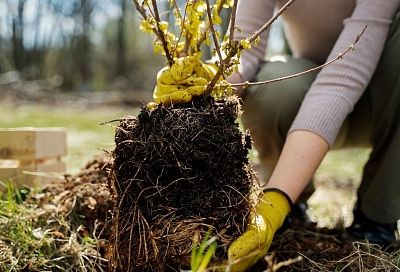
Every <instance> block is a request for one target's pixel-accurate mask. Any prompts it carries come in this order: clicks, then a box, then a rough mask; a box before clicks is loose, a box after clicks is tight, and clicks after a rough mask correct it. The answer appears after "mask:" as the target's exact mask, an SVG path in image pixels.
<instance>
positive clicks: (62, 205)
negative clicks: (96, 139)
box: [28, 156, 114, 257]
mask: <svg viewBox="0 0 400 272" xmlns="http://www.w3.org/2000/svg"><path fill="white" fill-rule="evenodd" d="M110 161H111V158H110V157H107V156H99V157H96V158H95V159H93V160H92V161H90V162H88V163H87V164H86V166H85V167H84V168H83V169H82V170H81V172H79V173H78V174H77V175H65V177H64V181H62V182H56V183H54V184H49V185H47V186H46V187H45V188H44V189H43V190H42V191H41V192H40V193H38V194H34V195H32V196H31V199H28V201H30V202H35V203H38V204H39V206H40V207H45V206H46V205H47V204H51V205H55V206H56V207H57V213H58V214H60V215H63V216H65V217H66V219H67V220H68V222H72V224H74V225H75V227H78V226H84V227H83V228H82V227H81V228H80V231H81V232H86V233H88V234H89V235H92V234H96V237H98V238H99V241H100V242H101V244H100V245H99V251H100V253H101V256H102V257H107V250H108V246H107V244H106V241H107V240H108V239H109V237H110V235H111V225H110V223H109V222H110V219H111V212H112V209H113V206H114V198H113V197H112V194H111V193H110V190H109V180H110V179H109V176H110V172H111V165H112V163H111V162H110ZM81 234H84V233H81Z"/></svg>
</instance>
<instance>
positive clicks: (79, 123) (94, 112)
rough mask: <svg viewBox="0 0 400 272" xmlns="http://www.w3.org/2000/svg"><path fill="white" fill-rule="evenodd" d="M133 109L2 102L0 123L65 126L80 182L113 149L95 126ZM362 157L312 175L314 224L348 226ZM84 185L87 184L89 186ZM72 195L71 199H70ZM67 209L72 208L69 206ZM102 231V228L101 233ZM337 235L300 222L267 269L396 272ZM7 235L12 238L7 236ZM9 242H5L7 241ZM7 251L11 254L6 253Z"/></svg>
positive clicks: (387, 261) (340, 158)
mask: <svg viewBox="0 0 400 272" xmlns="http://www.w3.org/2000/svg"><path fill="white" fill-rule="evenodd" d="M136 112H137V109H134V108H125V109H121V108H102V109H82V108H80V109H76V108H75V109H71V108H68V107H64V108H57V109H52V108H50V107H46V106H34V107H31V106H21V107H12V106H9V105H1V106H0V127H17V126H43V127H44V126H57V127H59V126H63V127H66V128H67V130H68V134H69V138H68V144H69V151H70V152H69V155H68V156H67V162H68V165H69V172H71V173H77V174H78V175H77V176H79V175H81V176H80V180H85V177H86V176H88V175H89V173H88V171H87V170H86V172H85V170H84V171H81V172H79V170H78V169H79V168H80V167H82V166H84V165H85V164H86V162H87V161H89V160H90V159H92V158H93V156H94V155H95V154H101V153H102V152H101V151H100V150H99V147H100V148H105V149H108V150H111V149H112V148H113V137H114V132H113V128H111V127H109V126H99V125H98V124H99V123H101V122H105V121H109V120H112V119H118V118H120V117H122V116H124V115H126V114H127V113H129V114H131V115H134V114H135V113H136ZM367 155H368V150H366V149H355V150H347V151H335V152H332V153H331V154H329V155H328V157H327V158H326V159H325V160H324V162H323V164H322V166H321V167H320V169H319V171H318V172H317V174H316V178H315V180H316V185H317V191H316V192H315V194H314V195H313V196H312V198H311V199H310V202H309V204H310V217H311V218H312V219H313V220H314V221H316V222H317V224H318V227H329V228H331V227H333V226H338V225H339V226H344V225H348V224H349V223H350V222H351V219H352V218H351V212H350V211H351V206H352V204H353V202H354V190H355V188H356V186H357V183H358V182H359V179H360V173H361V172H360V171H361V168H362V164H363V163H364V161H365V160H366V158H367ZM95 171H97V170H95ZM91 177H93V175H91ZM95 179H96V180H97V181H96V182H100V183H104V179H102V178H99V179H97V178H95ZM74 180H75V179H74ZM89 180H92V179H89ZM90 183H92V182H90ZM70 184H71V183H70ZM86 187H87V188H90V185H88V186H86ZM101 187H102V188H105V187H106V186H105V185H101ZM69 189H70V190H69V192H70V193H71V195H70V196H68V197H66V196H64V197H66V198H63V199H64V201H65V203H69V205H73V206H74V207H78V206H76V205H78V204H77V202H69V200H71V199H72V200H73V199H77V198H76V197H75V196H74V193H75V194H76V193H78V192H76V190H74V189H73V187H71V188H69ZM71 196H72V198H69V197H71ZM81 196H82V197H83V198H81V200H82V203H86V204H87V205H88V206H89V207H91V206H90V205H92V206H93V204H94V203H96V205H100V206H99V207H103V208H101V209H104V206H102V204H105V205H109V203H108V202H106V199H107V198H104V199H101V198H99V199H95V198H93V196H90V195H87V196H85V194H83V195H82V194H81V195H80V197H81ZM59 198H61V197H59ZM93 200H94V201H95V202H94V201H93ZM102 201H103V202H102ZM4 203H6V202H4ZM63 203H64V202H63ZM8 206H10V205H8ZM46 207H47V206H46ZM69 209H72V208H71V207H70V208H69ZM105 209H107V208H105ZM7 216H8V215H7V214H5V213H3V214H0V217H1V218H0V219H1V220H3V219H4V218H8V219H9V218H11V217H7ZM38 216H39V215H38ZM12 218H14V217H12ZM87 218H88V220H89V218H90V222H93V218H91V217H90V216H89V217H87ZM14 219H15V218H14ZM7 222H8V221H7ZM79 222H81V224H83V225H84V224H85V221H84V220H82V218H81V219H80V221H79ZM80 233H82V232H80ZM104 233H107V232H106V231H105V232H104ZM337 233H338V232H335V235H332V233H331V232H330V231H327V230H321V229H316V228H315V226H314V225H309V226H301V225H300V226H297V227H296V228H295V229H291V230H289V231H288V232H287V233H285V234H284V235H282V236H279V237H277V238H276V239H275V242H274V245H273V246H272V247H271V254H272V255H271V254H270V255H269V257H268V258H267V261H266V263H269V269H270V270H269V271H399V270H400V268H399V267H400V264H399V260H400V254H399V252H393V251H392V252H384V251H381V250H380V249H378V248H376V247H372V246H371V245H367V244H363V243H352V242H343V241H339V240H338V237H337ZM0 234H1V235H4V233H0ZM82 235H84V233H83V234H82ZM31 236H32V234H31V235H30V237H31ZM35 237H36V236H35ZM9 239H15V238H12V237H11V238H9ZM102 239H105V240H102V241H103V242H102V243H104V241H106V240H107V236H105V237H103V238H102ZM9 242H10V241H8V240H7V243H9ZM11 242H12V240H11ZM20 244H21V243H20ZM94 248H96V247H94ZM97 248H98V249H99V250H102V251H103V252H102V253H101V256H106V253H105V252H104V251H105V247H104V246H101V247H100V246H97ZM2 250H3V249H2V242H1V241H0V253H3V252H6V251H4V250H3V251H2ZM31 251H32V250H31ZM7 252H9V253H12V252H10V251H7ZM274 252H275V253H274ZM0 255H1V254H0ZM300 258H301V259H302V260H300ZM71 265H76V269H75V270H72V271H83V270H82V269H80V268H79V267H80V266H79V264H71ZM266 267H267V266H266V264H265V263H264V267H263V268H262V269H261V270H265V269H266ZM60 271H64V270H60Z"/></svg>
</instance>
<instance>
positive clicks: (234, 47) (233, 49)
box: [207, 0, 296, 93]
mask: <svg viewBox="0 0 400 272" xmlns="http://www.w3.org/2000/svg"><path fill="white" fill-rule="evenodd" d="M294 1H296V0H289V2H287V3H286V4H285V5H284V6H283V7H282V8H280V9H279V10H278V12H277V13H276V14H275V15H274V16H273V17H272V18H271V19H270V20H269V21H268V22H267V23H265V24H264V25H263V26H262V27H261V28H260V29H259V30H258V31H256V32H254V33H253V34H252V35H251V36H250V37H248V38H247V39H248V40H249V42H254V41H255V40H256V39H257V37H259V36H260V35H261V33H262V32H264V31H265V30H266V29H268V28H269V27H270V26H271V25H272V23H273V22H274V21H275V20H276V19H277V18H278V17H279V16H280V15H281V14H282V13H283V12H284V11H285V10H286V9H287V8H288V7H289V6H290V5H291V4H292V3H293V2H294ZM236 6H237V2H236ZM234 8H235V5H234V7H233V8H232V11H233V9H234ZM236 8H237V7H236ZM232 19H233V20H236V14H235V15H234V16H233V17H232V16H231V20H232ZM232 27H233V28H234V27H235V25H234V23H233V24H232V22H231V28H232ZM231 33H233V31H232V32H231ZM231 33H229V34H230V35H231ZM232 35H233V34H232ZM240 50H243V46H242V45H240V43H239V42H238V41H235V40H230V41H229V52H228V54H227V56H226V57H225V59H224V60H223V61H222V63H221V64H220V66H219V67H218V71H217V73H216V74H215V76H214V78H213V79H212V80H211V82H210V83H209V84H208V85H207V92H208V93H209V92H211V90H212V89H213V88H214V86H215V84H216V83H217V82H218V80H219V78H220V77H221V75H222V74H223V71H224V69H226V68H228V64H229V63H230V61H231V59H232V58H233V57H234V56H235V55H236V54H237V52H238V51H240Z"/></svg>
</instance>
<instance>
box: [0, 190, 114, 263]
mask: <svg viewBox="0 0 400 272" xmlns="http://www.w3.org/2000/svg"><path fill="white" fill-rule="evenodd" d="M27 194H28V192H27V191H26V190H24V189H22V190H21V189H17V188H15V187H14V186H12V185H11V184H8V185H7V189H6V190H5V191H4V192H1V191H0V271H104V270H105V267H106V266H107V261H106V260H105V259H103V258H101V257H100V254H99V252H98V251H97V247H98V240H97V239H96V237H95V236H94V235H92V234H90V233H87V232H83V231H82V227H81V226H78V227H72V226H73V225H74V224H72V223H71V222H70V221H69V219H67V218H66V217H63V216H60V215H59V214H58V211H57V207H56V206H55V205H50V204H48V205H44V206H39V205H38V203H35V202H32V203H29V202H24V198H25V196H26V195H27Z"/></svg>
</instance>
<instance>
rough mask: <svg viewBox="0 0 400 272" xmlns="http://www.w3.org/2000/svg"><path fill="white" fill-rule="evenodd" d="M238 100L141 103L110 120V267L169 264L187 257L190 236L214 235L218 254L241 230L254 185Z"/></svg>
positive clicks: (168, 267)
mask: <svg viewBox="0 0 400 272" xmlns="http://www.w3.org/2000/svg"><path fill="white" fill-rule="evenodd" d="M239 108H240V107H239V103H238V100H237V99H233V98H231V99H229V100H223V101H217V102H216V101H214V100H213V99H212V98H204V97H199V98H197V99H196V100H194V101H192V102H191V103H188V104H184V105H174V106H162V105H160V106H159V107H158V108H156V109H154V110H152V111H149V110H148V109H147V108H145V107H143V108H142V110H141V112H140V114H139V115H138V116H137V117H136V118H132V117H127V118H126V119H124V120H122V121H121V122H120V124H119V126H118V127H117V130H116V135H115V143H116V148H115V150H114V175H115V180H114V183H113V190H114V191H115V196H116V206H115V210H114V219H113V221H114V224H115V225H114V229H113V237H112V241H111V244H112V249H111V251H112V258H111V261H110V267H111V270H113V271H167V270H168V271H170V270H178V269H179V268H181V267H184V265H185V264H187V263H188V261H189V257H190V252H191V249H192V246H193V240H192V239H193V238H194V237H195V236H198V237H200V238H199V240H200V241H201V239H202V237H204V234H205V233H207V232H208V231H209V230H211V232H212V233H213V234H214V235H217V236H218V238H219V248H218V250H217V258H222V257H224V254H225V251H226V249H227V247H228V246H229V244H230V243H231V242H232V241H233V240H234V239H235V238H237V237H238V236H239V235H240V234H241V233H242V232H243V231H244V227H245V223H246V216H247V215H248V213H249V211H250V209H251V204H250V202H249V200H248V199H249V195H250V194H251V193H252V192H253V190H254V188H255V187H254V175H253V172H252V170H251V167H250V166H249V162H248V158H247V155H248V149H249V148H250V147H251V144H250V137H249V136H246V137H245V136H244V135H243V134H242V133H241V131H240V129H239V125H238V123H237V121H236V119H237V115H238V113H239Z"/></svg>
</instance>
